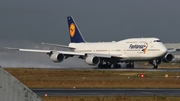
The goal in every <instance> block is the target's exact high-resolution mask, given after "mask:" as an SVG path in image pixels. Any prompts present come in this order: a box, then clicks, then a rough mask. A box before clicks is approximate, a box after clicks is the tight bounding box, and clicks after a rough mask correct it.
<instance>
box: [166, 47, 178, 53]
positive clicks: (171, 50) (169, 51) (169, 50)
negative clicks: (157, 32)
mask: <svg viewBox="0 0 180 101" xmlns="http://www.w3.org/2000/svg"><path fill="white" fill-rule="evenodd" d="M167 52H168V53H172V52H176V48H172V49H168V50H167Z"/></svg>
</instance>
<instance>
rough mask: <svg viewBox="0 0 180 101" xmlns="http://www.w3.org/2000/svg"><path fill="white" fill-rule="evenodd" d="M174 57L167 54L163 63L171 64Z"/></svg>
mask: <svg viewBox="0 0 180 101" xmlns="http://www.w3.org/2000/svg"><path fill="white" fill-rule="evenodd" d="M173 57H174V56H173V55H172V54H166V55H165V56H164V58H163V62H170V61H172V60H173Z"/></svg>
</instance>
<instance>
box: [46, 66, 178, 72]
mask: <svg viewBox="0 0 180 101" xmlns="http://www.w3.org/2000/svg"><path fill="white" fill-rule="evenodd" d="M43 69H55V70H56V69H61V70H109V71H154V72H156V71H157V72H180V68H170V67H168V68H167V67H166V68H158V69H153V68H118V69H116V68H115V69H114V68H101V69H99V68H90V67H65V68H43Z"/></svg>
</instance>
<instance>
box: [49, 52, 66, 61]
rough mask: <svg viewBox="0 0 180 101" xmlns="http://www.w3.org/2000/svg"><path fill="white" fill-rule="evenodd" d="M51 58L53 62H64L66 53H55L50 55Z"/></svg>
mask: <svg viewBox="0 0 180 101" xmlns="http://www.w3.org/2000/svg"><path fill="white" fill-rule="evenodd" d="M50 59H51V60H52V61H53V62H62V61H63V60H64V55H63V54H61V53H53V54H52V55H51V56H50Z"/></svg>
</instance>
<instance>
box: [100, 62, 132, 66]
mask: <svg viewBox="0 0 180 101" xmlns="http://www.w3.org/2000/svg"><path fill="white" fill-rule="evenodd" d="M98 67H99V68H121V64H120V62H109V61H101V62H100V63H99V65H98ZM126 68H134V62H126Z"/></svg>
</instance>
